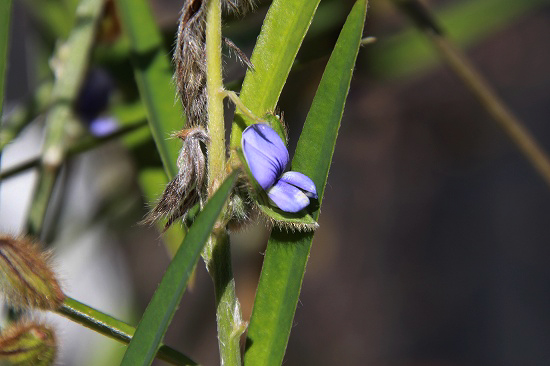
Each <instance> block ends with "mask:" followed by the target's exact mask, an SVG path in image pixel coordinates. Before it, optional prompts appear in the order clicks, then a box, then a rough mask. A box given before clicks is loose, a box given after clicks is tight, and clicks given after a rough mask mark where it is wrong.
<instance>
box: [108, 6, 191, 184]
mask: <svg viewBox="0 0 550 366" xmlns="http://www.w3.org/2000/svg"><path fill="white" fill-rule="evenodd" d="M117 5H118V8H119V9H120V14H121V19H122V25H123V27H124V31H125V33H126V34H127V35H128V37H129V38H130V43H131V47H132V63H133V65H134V69H135V77H136V81H137V84H138V89H139V93H140V95H141V98H142V100H143V103H144V104H145V107H146V109H147V116H148V120H149V125H150V127H151V132H152V134H153V138H154V140H155V144H156V146H157V150H158V152H159V154H160V157H161V160H162V163H163V165H164V168H165V170H166V173H167V175H168V177H169V179H172V178H173V177H174V176H175V175H176V174H177V171H178V168H177V165H176V159H177V156H178V153H179V148H180V144H179V141H178V140H177V139H170V138H169V137H170V135H171V133H172V132H174V131H177V130H181V129H182V127H183V125H184V123H185V120H184V117H183V112H182V110H181V107H178V105H179V103H176V99H175V95H176V90H175V87H174V84H173V83H172V68H171V66H170V60H169V59H168V57H167V54H168V52H167V51H166V50H164V48H163V45H162V38H161V35H160V32H159V30H158V28H157V26H156V24H155V21H154V19H153V15H152V11H151V9H150V7H149V4H148V3H147V2H146V1H144V0H118V1H117Z"/></svg>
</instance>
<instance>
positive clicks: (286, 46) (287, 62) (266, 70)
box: [231, 0, 320, 148]
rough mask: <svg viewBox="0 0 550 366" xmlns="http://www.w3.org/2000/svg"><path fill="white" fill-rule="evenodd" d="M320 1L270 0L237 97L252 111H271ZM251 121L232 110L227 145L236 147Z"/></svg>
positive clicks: (258, 112)
mask: <svg viewBox="0 0 550 366" xmlns="http://www.w3.org/2000/svg"><path fill="white" fill-rule="evenodd" d="M319 1H320V0H274V1H273V3H272V4H271V6H270V8H269V11H268V13H267V16H266V18H265V20H264V24H263V26H262V31H261V33H260V36H259V37H258V41H257V43H256V47H255V48H254V52H253V53H252V57H251V58H250V61H251V62H252V64H253V65H254V69H255V70H254V71H250V70H249V71H248V72H247V73H246V77H245V79H244V82H243V86H242V89H241V93H240V98H241V100H242V101H243V103H244V105H246V106H247V107H248V108H249V109H250V110H251V111H252V112H253V113H254V114H256V115H257V116H262V115H264V114H266V113H267V112H272V111H273V110H274V109H275V105H276V104H277V101H278V100H279V96H280V95H281V91H282V90H283V86H284V84H285V81H286V79H287V77H288V74H289V72H290V68H291V67H292V64H293V63H294V59H295V58H296V54H297V53H298V49H299V48H300V46H301V44H302V41H303V39H304V37H305V35H306V32H307V30H308V29H309V26H310V24H311V21H312V19H313V15H314V14H315V11H316V10H317V6H318V5H319ZM250 123H253V122H252V121H249V120H248V119H247V118H246V117H245V116H244V115H243V114H241V113H236V115H235V122H234V123H233V127H232V131H231V147H232V148H236V147H239V146H240V141H241V135H242V132H243V131H244V129H245V128H246V126H247V125H249V124H250Z"/></svg>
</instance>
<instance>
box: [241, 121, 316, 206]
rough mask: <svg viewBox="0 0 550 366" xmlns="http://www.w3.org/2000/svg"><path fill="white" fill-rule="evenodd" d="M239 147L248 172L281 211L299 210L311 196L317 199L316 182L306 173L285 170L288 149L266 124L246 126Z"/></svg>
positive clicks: (307, 203) (287, 161)
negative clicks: (240, 146) (248, 169)
mask: <svg viewBox="0 0 550 366" xmlns="http://www.w3.org/2000/svg"><path fill="white" fill-rule="evenodd" d="M242 149H243V153H244V157H245V159H246V162H247V164H248V167H249V168H250V172H251V173H252V175H253V176H254V178H255V179H256V181H257V182H258V184H259V185H260V186H261V187H262V189H264V190H265V191H266V192H267V195H268V197H269V199H270V200H271V201H272V202H273V203H274V204H275V205H276V206H277V207H279V208H280V209H281V210H283V211H285V212H298V211H301V210H303V209H304V208H306V207H307V206H308V205H309V203H310V198H317V190H316V188H315V183H313V181H312V180H311V179H310V178H309V177H308V176H306V175H305V174H302V173H299V172H293V171H288V172H286V173H285V169H286V167H287V165H288V163H289V154H288V150H287V148H286V146H285V143H284V142H283V140H282V139H281V138H280V137H279V135H278V134H277V132H275V130H273V129H272V128H271V127H269V126H268V125H267V124H263V123H257V124H253V125H251V126H249V127H247V128H246V129H245V130H244V132H243V135H242Z"/></svg>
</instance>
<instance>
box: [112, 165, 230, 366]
mask: <svg viewBox="0 0 550 366" xmlns="http://www.w3.org/2000/svg"><path fill="white" fill-rule="evenodd" d="M236 177H237V172H233V173H232V174H231V175H230V176H229V177H228V178H227V179H226V180H225V182H224V183H223V184H222V185H221V186H220V188H219V189H218V191H217V192H216V193H215V194H214V196H212V198H211V199H210V200H209V201H208V203H207V204H206V206H205V207H204V210H203V211H202V212H201V213H200V214H199V216H198V217H197V219H196V220H195V222H194V224H193V225H192V226H191V228H190V229H189V232H188V233H187V235H186V236H185V239H184V240H183V243H182V245H181V246H180V248H179V249H178V251H177V253H176V255H175V256H174V259H173V260H172V261H171V262H170V265H169V266H168V269H167V270H166V273H165V274H164V276H163V278H162V281H161V283H160V284H159V286H158V288H157V290H156V291H155V294H154V295H153V298H152V299H151V302H150V303H149V305H148V306H147V309H146V310H145V313H144V314H143V317H142V320H141V322H140V324H139V325H138V327H137V329H136V333H135V334H134V337H133V339H132V341H131V342H130V344H129V346H128V349H127V350H126V354H125V355H124V358H123V360H122V363H121V365H122V366H137V365H150V364H151V362H152V360H153V358H154V357H155V354H156V352H157V349H158V347H159V345H160V342H161V341H162V338H163V337H164V334H165V333H166V330H167V329H168V326H169V325H170V322H171V320H172V317H173V316H174V313H175V312H176V309H177V307H178V304H179V302H180V300H181V298H182V296H183V292H184V290H185V288H186V287H187V282H188V281H189V277H190V276H191V273H192V272H193V268H194V267H195V265H196V263H197V261H198V258H199V256H200V253H201V251H202V249H203V247H204V245H205V243H206V241H207V240H208V237H209V236H210V233H211V231H212V227H213V226H214V224H215V223H216V220H217V219H218V216H219V215H220V212H221V210H222V208H223V206H224V205H225V202H226V200H227V197H229V193H230V192H231V188H232V187H233V185H234V183H235V180H236Z"/></svg>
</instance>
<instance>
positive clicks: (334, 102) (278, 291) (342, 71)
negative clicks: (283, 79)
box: [244, 0, 367, 366]
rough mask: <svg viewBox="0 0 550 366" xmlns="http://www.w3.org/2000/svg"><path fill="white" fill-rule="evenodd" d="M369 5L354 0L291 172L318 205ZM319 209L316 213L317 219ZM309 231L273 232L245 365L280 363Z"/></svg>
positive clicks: (316, 96) (364, 0) (307, 247)
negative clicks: (312, 187) (307, 182)
mask: <svg viewBox="0 0 550 366" xmlns="http://www.w3.org/2000/svg"><path fill="white" fill-rule="evenodd" d="M366 8H367V1H366V0H358V1H357V2H356V4H355V6H354V7H353V9H352V11H351V12H350V15H349V16H348V18H347V20H346V23H345V25H344V28H343V29H342V31H341V33H340V36H339V38H338V41H337V43H336V46H335V48H334V51H333V52H332V55H331V57H330V60H329V62H328V64H327V67H326V69H325V72H324V74H323V78H322V79H321V83H320V84H319V88H318V89H317V93H316V95H315V98H314V100H313V104H312V106H311V109H310V111H309V113H308V116H307V119H306V122H305V125H304V129H303V131H302V134H301V136H300V140H299V141H298V146H297V148H296V154H295V156H294V159H293V161H292V169H293V170H296V171H300V172H302V173H304V174H306V175H308V176H309V177H310V178H311V179H312V180H313V181H314V182H315V184H316V186H317V190H318V194H319V202H321V200H322V197H323V193H324V188H325V185H326V180H327V176H328V171H329V168H330V162H331V160H332V155H333V152H334V145H335V143H336V137H337V134H338V128H339V126H340V120H341V117H342V113H343V110H344V104H345V100H346V96H347V93H348V90H349V84H350V81H351V75H352V71H353V65H354V64H355V59H356V57H357V53H358V50H359V45H360V41H361V34H362V30H363V25H364V20H365V15H366ZM318 216H319V211H318V210H317V211H316V212H314V214H313V217H314V218H315V219H317V217H318ZM312 240H313V233H312V232H309V233H289V232H285V231H281V230H277V229H274V230H273V232H272V234H271V237H270V239H269V243H268V246H267V250H266V254H265V258H264V264H263V268H262V273H261V277H260V283H259V285H258V290H257V292H256V299H255V302H254V308H253V310H252V317H251V319H250V325H249V328H248V339H247V351H246V353H245V358H244V360H245V365H254V366H256V365H280V364H281V363H282V361H283V357H284V352H285V349H286V345H287V343H288V337H289V334H290V329H291V327H292V321H293V319H294V313H295V310H296V305H297V303H298V297H299V294H300V289H301V286H302V281H303V277H304V272H305V268H306V264H307V259H308V257H309V252H310V249H311V243H312Z"/></svg>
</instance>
